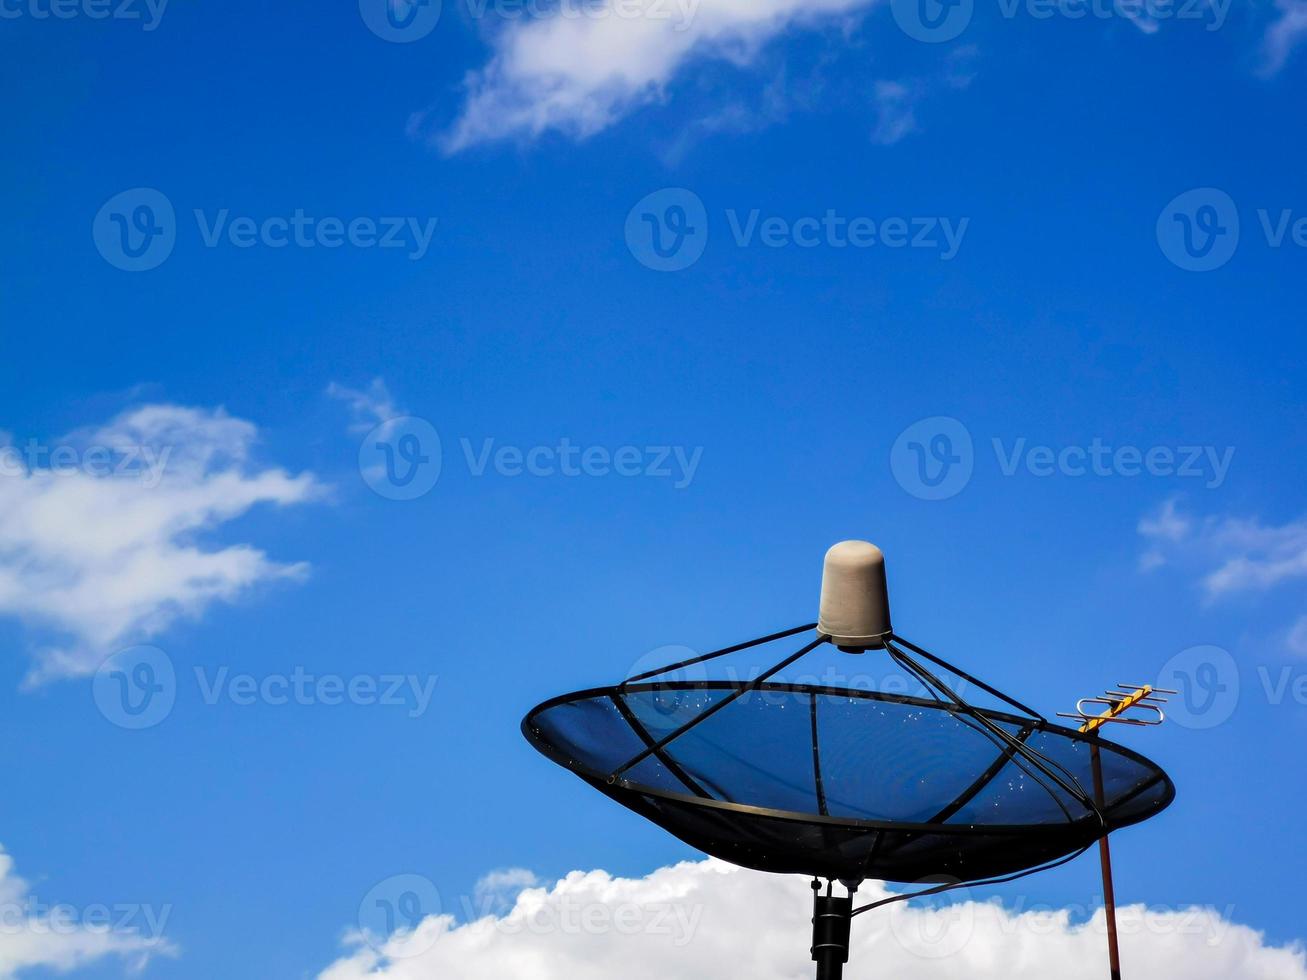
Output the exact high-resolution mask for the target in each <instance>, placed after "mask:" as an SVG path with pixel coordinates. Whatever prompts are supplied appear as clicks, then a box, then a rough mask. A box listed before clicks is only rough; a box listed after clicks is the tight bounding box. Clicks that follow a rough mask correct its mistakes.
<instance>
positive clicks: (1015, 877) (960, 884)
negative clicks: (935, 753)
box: [851, 841, 1095, 915]
mask: <svg viewBox="0 0 1307 980" xmlns="http://www.w3.org/2000/svg"><path fill="white" fill-rule="evenodd" d="M1094 844H1095V841H1090V842H1089V843H1088V844H1086V845H1085V846H1084V847H1082V848H1080V850H1078V851H1076V852H1074V853H1072V854H1068V855H1067V856H1066V857H1063V858H1058V859H1057V860H1056V861H1053V862H1050V863H1048V864H1041V865H1039V866H1038V867H1034V868H1027V869H1026V870H1025V871H1018V872H1017V873H1016V874H1012V875H1006V876H1005V877H1002V878H984V879H982V880H980V881H955V882H952V883H950V884H946V885H936V886H935V887H934V888H927V889H925V890H923V891H919V892H908V893H906V894H904V895H891V896H890V897H889V898H882V899H881V900H880V901H878V902H871V903H870V904H868V905H863V906H861V907H860V908H856V909H854V910H853V912H852V913H851V914H852V915H861V914H862V913H863V912H870V911H871V910H872V909H878V908H880V907H881V906H882V905H892V904H893V903H895V902H906V901H909V900H911V899H914V898H925V897H926V896H927V895H940V894H942V893H944V892H950V891H953V890H955V889H958V888H971V887H975V888H987V887H988V886H990V885H1006V884H1007V883H1008V882H1012V881H1019V880H1021V879H1022V878H1025V877H1028V876H1029V875H1033V874H1038V873H1040V872H1041V871H1052V870H1053V869H1054V868H1060V867H1062V865H1064V864H1070V863H1071V862H1072V861H1074V860H1075V859H1076V858H1078V857H1080V855H1082V854H1084V853H1085V852H1086V851H1088V850H1089V849H1090V848H1091V847H1093V846H1094Z"/></svg>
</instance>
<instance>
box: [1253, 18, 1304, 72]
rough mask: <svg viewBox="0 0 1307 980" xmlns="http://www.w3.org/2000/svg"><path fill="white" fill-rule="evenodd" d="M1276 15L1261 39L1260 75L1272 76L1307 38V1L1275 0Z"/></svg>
mask: <svg viewBox="0 0 1307 980" xmlns="http://www.w3.org/2000/svg"><path fill="white" fill-rule="evenodd" d="M1275 9H1276V11H1277V13H1278V16H1277V18H1276V19H1275V21H1274V22H1273V23H1272V24H1271V25H1270V26H1269V27H1268V28H1267V29H1266V33H1265V34H1264V35H1263V37H1262V56H1263V57H1262V73H1263V74H1264V75H1274V74H1275V73H1276V72H1278V71H1279V70H1280V69H1281V68H1283V67H1284V65H1285V63H1286V62H1287V61H1288V60H1289V55H1291V54H1292V53H1293V49H1294V48H1296V47H1297V46H1298V45H1299V44H1300V43H1301V42H1302V40H1303V39H1304V38H1307V0H1275Z"/></svg>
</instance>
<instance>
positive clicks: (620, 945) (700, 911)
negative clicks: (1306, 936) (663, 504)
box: [319, 860, 1307, 980]
mask: <svg viewBox="0 0 1307 980" xmlns="http://www.w3.org/2000/svg"><path fill="white" fill-rule="evenodd" d="M885 894H887V892H886V890H885V889H884V887H883V886H881V885H879V884H875V883H870V882H869V883H867V884H866V885H865V886H864V887H863V890H862V891H861V892H859V897H860V899H874V898H878V897H882V896H884V895H885ZM811 902H812V893H811V892H810V891H809V889H808V883H807V882H806V881H804V880H803V879H800V878H797V877H793V876H788V877H782V876H776V875H765V874H761V873H758V872H753V871H746V870H743V869H740V868H735V867H733V866H731V865H728V864H725V863H723V862H720V861H713V860H708V861H701V862H694V863H684V864H678V865H675V866H673V867H669V868H662V869H660V870H658V871H655V872H654V873H653V874H651V875H649V876H648V877H645V878H639V879H633V878H614V877H611V876H610V875H608V874H606V873H605V872H602V871H592V872H579V871H577V872H573V873H571V874H569V875H568V876H567V877H566V878H564V879H563V880H562V881H560V882H558V883H557V884H555V885H554V886H553V887H552V888H530V889H527V890H526V891H523V892H522V893H521V894H520V895H519V896H518V898H517V902H516V904H515V905H514V906H513V908H512V909H511V910H510V911H507V912H506V913H504V914H502V915H491V916H485V917H481V918H477V919H475V920H474V921H468V922H466V923H464V924H461V925H460V924H458V923H457V922H456V921H455V919H454V917H453V916H451V915H434V916H430V917H428V918H427V919H425V920H423V921H422V923H420V924H419V925H418V927H417V928H416V929H415V930H413V931H412V932H411V933H397V934H396V935H394V936H392V937H391V938H390V941H389V942H388V943H386V944H385V945H384V946H383V947H381V949H379V950H373V949H371V948H356V949H353V950H351V951H350V952H349V953H348V954H347V955H345V956H344V957H343V958H341V959H339V960H338V961H337V962H335V963H334V964H332V965H331V966H330V967H328V968H327V969H326V970H324V971H323V972H322V973H321V974H320V975H319V980H357V978H363V977H368V978H372V980H419V978H429V980H436V978H439V980H485V978H486V977H515V978H523V980H525V978H530V980H611V978H612V977H622V978H623V980H663V978H665V977H672V976H674V977H678V978H681V980H721V978H722V977H749V978H751V980H794V978H796V977H807V976H811V975H812V970H813V965H812V963H811V962H810V959H809V955H808V943H809V941H810V936H811V925H810V922H809V917H810V916H811V914H812V913H811V909H812V905H811ZM1078 912H1079V910H1074V909H1036V908H1030V907H1027V908H1024V909H1022V908H1008V907H1004V906H1000V905H998V904H996V903H979V902H973V901H961V902H959V903H955V904H951V905H945V906H942V907H936V908H924V907H923V908H916V907H912V906H905V905H901V904H900V905H895V906H890V907H887V908H884V909H879V910H877V911H874V912H871V913H868V914H867V915H865V916H861V917H859V918H857V919H855V920H854V925H853V949H852V961H851V962H852V964H853V966H852V968H851V969H852V970H856V971H857V975H863V974H864V973H865V975H867V976H872V975H875V976H886V977H896V978H899V980H938V978H939V977H941V976H945V975H947V976H957V977H968V976H992V975H995V974H996V972H1001V973H1002V975H1003V976H1004V977H1007V978H1010V980H1047V978H1048V977H1051V976H1052V977H1058V978H1060V980H1099V978H1100V977H1102V976H1103V974H1104V973H1105V972H1106V949H1105V939H1104V929H1103V919H1102V914H1101V911H1100V912H1098V913H1097V914H1096V915H1093V916H1090V915H1089V914H1088V913H1089V910H1088V909H1085V910H1084V912H1085V914H1084V915H1083V916H1080V915H1077V913H1078ZM1119 918H1120V924H1121V934H1122V939H1121V942H1122V957H1123V959H1124V961H1125V962H1126V963H1127V964H1128V965H1129V968H1130V970H1131V972H1132V973H1136V974H1138V975H1139V976H1148V977H1153V978H1155V980H1230V978H1232V977H1238V978H1239V980H1307V958H1305V957H1304V953H1303V950H1302V949H1301V948H1298V947H1293V946H1289V947H1276V946H1271V945H1268V944H1267V943H1266V942H1265V940H1264V939H1263V937H1262V936H1261V935H1259V934H1258V933H1257V932H1255V931H1254V930H1252V929H1249V928H1247V927H1246V926H1242V925H1236V924H1234V923H1232V922H1230V921H1229V920H1228V918H1227V917H1225V916H1222V915H1220V914H1218V913H1217V912H1215V911H1213V910H1209V909H1198V908H1187V909H1177V910H1174V911H1158V910H1156V909H1153V910H1148V911H1146V910H1145V909H1144V908H1143V907H1142V906H1127V907H1123V908H1121V909H1120V910H1119ZM405 954H411V955H405Z"/></svg>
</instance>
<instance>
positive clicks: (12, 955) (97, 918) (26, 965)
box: [0, 849, 177, 980]
mask: <svg viewBox="0 0 1307 980" xmlns="http://www.w3.org/2000/svg"><path fill="white" fill-rule="evenodd" d="M13 869H14V861H13V858H12V857H10V856H9V855H8V854H7V853H5V851H4V850H3V849H0V980H11V978H14V977H17V976H18V975H19V972H20V971H26V970H30V969H35V968H45V969H48V970H54V971H57V972H60V973H65V972H68V971H69V970H73V969H77V968H79V967H84V966H87V965H89V964H91V963H94V962H95V961H97V960H102V959H105V958H106V957H116V958H118V959H119V960H121V961H123V963H124V964H125V965H126V967H127V969H128V970H129V971H132V972H136V971H139V970H140V969H142V968H143V967H144V966H145V964H146V963H147V962H148V961H149V960H150V958H151V957H153V956H159V955H164V956H172V955H175V954H176V952H177V950H176V947H175V946H173V945H172V944H171V943H169V942H167V941H166V940H165V939H163V937H162V936H161V935H157V934H151V933H150V931H149V930H148V928H147V929H145V930H142V929H139V928H138V929H114V928H110V926H109V925H108V924H107V921H112V920H113V919H115V918H117V919H124V918H125V919H128V920H135V919H140V920H141V921H142V923H143V924H146V925H148V924H150V922H151V921H152V920H150V918H149V916H147V915H145V914H141V915H137V914H136V912H137V911H139V910H138V909H135V908H126V907H123V906H108V905H98V906H96V907H94V908H92V907H91V906H87V907H86V908H84V909H76V908H72V907H69V906H46V905H44V904H43V903H42V902H40V901H38V899H37V897H36V896H34V895H32V894H31V890H30V889H29V887H28V884H27V882H26V881H24V880H23V879H22V878H19V877H18V876H17V875H15V874H14V870H13ZM155 914H156V916H157V918H158V919H166V910H159V911H158V912H157V913H155ZM154 924H158V925H161V924H162V923H157V922H156V923H154Z"/></svg>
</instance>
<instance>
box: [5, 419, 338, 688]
mask: <svg viewBox="0 0 1307 980" xmlns="http://www.w3.org/2000/svg"><path fill="white" fill-rule="evenodd" d="M257 437H258V431H257V429H256V427H255V426H254V425H253V424H252V423H250V422H247V421H244V420H242V419H238V418H234V417H232V416H230V415H228V414H227V413H226V412H224V411H223V410H222V409H203V408H189V407H185V406H181V405H166V404H163V405H143V406H140V407H137V408H133V409H130V410H128V411H125V412H123V413H122V414H121V415H119V416H117V417H116V418H114V419H113V420H111V421H110V422H108V423H107V424H105V425H102V426H97V427H92V428H87V429H82V430H78V431H77V432H73V433H70V434H69V435H67V436H65V437H63V438H62V439H59V440H56V442H55V444H53V445H51V446H37V445H36V444H35V443H28V444H26V445H21V446H20V445H17V444H12V443H11V444H9V445H7V446H5V447H3V450H0V455H2V462H3V467H2V469H0V615H5V616H11V617H14V618H16V619H19V620H21V621H22V622H23V623H25V624H26V625H28V626H29V627H30V628H31V630H32V632H33V634H34V635H35V636H40V637H43V638H45V640H46V642H36V643H34V654H35V656H36V660H37V662H36V665H35V666H34V668H33V670H32V672H31V674H30V675H29V681H30V682H39V681H42V680H47V679H52V678H57V677H66V676H76V675H79V674H86V673H90V672H92V671H94V670H95V668H96V666H97V665H98V664H99V663H100V661H101V660H103V659H104V658H105V657H106V656H108V655H109V654H111V653H113V652H114V651H115V650H116V649H118V648H120V647H122V646H123V645H126V644H128V643H134V642H140V641H142V640H144V639H148V638H151V637H154V636H157V635H158V634H159V633H161V632H162V631H164V630H165V629H166V628H167V627H168V626H169V625H170V624H172V623H173V622H174V621H176V620H177V619H178V618H181V617H191V618H194V617H197V616H199V615H201V614H202V613H203V612H204V610H205V609H207V608H208V607H209V605H210V604H212V603H214V602H217V601H232V600H234V599H236V598H238V597H239V596H241V595H242V594H244V593H245V592H247V591H248V590H249V589H251V588H252V587H253V586H255V585H256V584H259V583H262V582H268V581H273V580H278V579H292V578H298V577H300V576H302V575H303V574H304V573H305V571H306V569H307V566H306V565H304V564H303V563H299V562H294V563H289V564H284V563H281V562H276V561H273V560H271V559H270V558H268V556H267V555H265V554H264V553H263V552H262V551H260V550H259V549H257V548H255V547H253V546H251V545H248V544H232V545H228V546H225V547H224V546H217V545H211V546H209V545H206V544H204V543H203V541H202V538H203V536H204V535H206V534H209V533H212V532H214V531H216V530H217V529H219V528H220V527H222V525H224V524H226V523H228V522H230V521H232V520H234V519H235V518H237V517H239V516H241V515H242V514H244V513H245V512H247V511H248V510H249V509H250V508H252V507H255V506H258V505H261V504H273V505H276V506H289V505H292V504H299V503H303V502H305V501H308V500H311V499H314V498H315V497H318V496H319V495H320V494H321V492H322V489H323V488H322V487H321V486H320V484H318V482H317V481H316V480H315V479H314V477H313V476H311V475H309V474H300V475H296V476H292V475H290V474H289V473H287V472H286V471H284V470H282V469H279V468H276V467H259V466H256V465H254V464H253V462H252V460H251V452H252V449H253V446H254V444H255V442H256V440H257Z"/></svg>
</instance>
